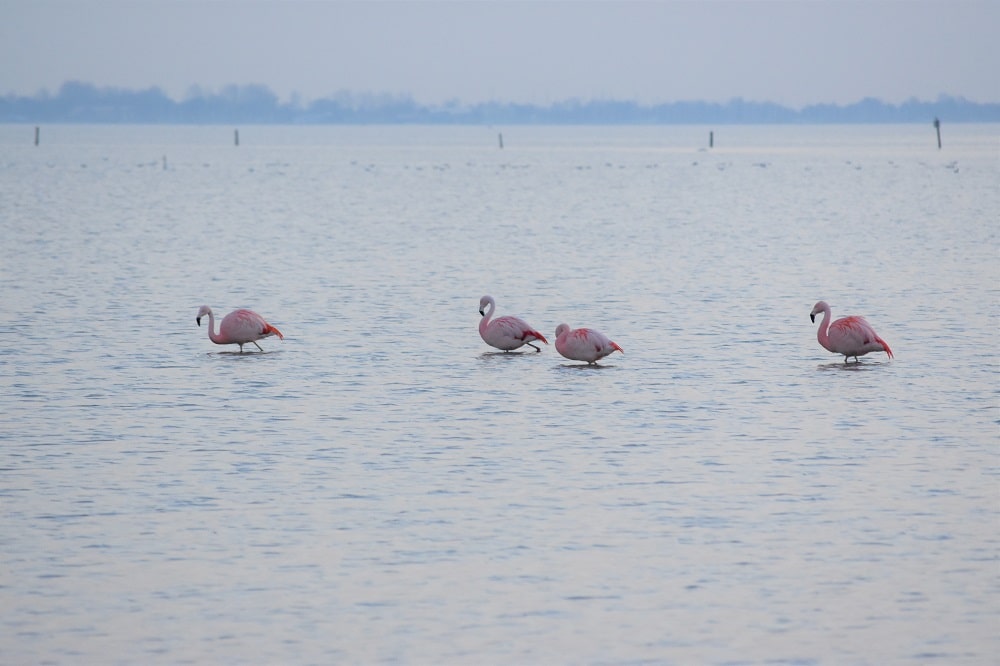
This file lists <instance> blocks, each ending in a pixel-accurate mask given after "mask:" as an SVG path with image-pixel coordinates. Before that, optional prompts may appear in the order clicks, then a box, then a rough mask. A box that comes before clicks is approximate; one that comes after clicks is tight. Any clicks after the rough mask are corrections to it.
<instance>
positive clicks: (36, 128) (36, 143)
mask: <svg viewBox="0 0 1000 666" xmlns="http://www.w3.org/2000/svg"><path fill="white" fill-rule="evenodd" d="M40 131H41V130H40V129H39V127H38V125H35V145H36V146H37V145H38V134H39V132H40Z"/></svg>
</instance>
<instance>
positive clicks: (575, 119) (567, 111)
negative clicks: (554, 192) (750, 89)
mask: <svg viewBox="0 0 1000 666" xmlns="http://www.w3.org/2000/svg"><path fill="white" fill-rule="evenodd" d="M934 118H941V119H942V120H945V121H947V122H1000V103H979V102H971V101H968V100H966V99H963V98H961V97H949V96H946V95H942V96H940V97H938V99H937V100H935V101H933V102H922V101H919V100H916V99H913V100H910V101H907V102H904V103H902V104H898V105H895V104H886V103H884V102H881V101H879V100H877V99H873V98H866V99H863V100H861V101H859V102H856V103H854V104H848V105H845V106H839V105H836V104H815V105H812V106H807V107H805V108H803V109H799V110H796V109H791V108H788V107H784V106H780V105H778V104H772V103H769V102H749V101H745V100H742V99H733V100H730V101H728V102H725V103H723V104H718V103H712V102H673V103H669V104H655V105H649V106H646V105H641V104H637V103H635V102H623V101H601V100H593V101H579V100H567V101H564V102H558V103H555V104H551V105H549V106H535V105H530V104H512V103H505V102H487V103H482V104H472V105H464V104H461V103H459V102H457V101H455V102H449V103H446V104H443V105H439V106H426V105H422V104H418V103H417V102H415V101H414V100H413V99H412V98H410V97H408V96H395V95H374V94H355V93H346V92H342V93H337V94H335V95H334V96H332V97H330V98H327V99H319V100H315V101H311V102H309V103H302V102H299V101H298V100H297V99H293V100H292V101H289V102H284V103H283V102H281V101H280V100H279V99H278V97H277V95H275V94H274V93H273V92H272V91H271V90H270V89H268V88H267V87H266V86H261V85H248V86H235V85H233V86H227V87H226V88H223V89H222V90H221V91H220V92H202V91H200V90H195V91H193V92H192V93H190V94H189V95H188V97H187V98H186V99H184V100H183V101H180V102H178V101H175V100H173V99H171V98H170V97H168V96H167V95H166V94H165V93H164V92H163V91H162V90H160V89H159V88H149V89H147V90H138V91H135V90H125V89H121V88H99V87H97V86H94V85H91V84H88V83H80V82H69V83H66V84H64V85H63V86H62V87H61V88H60V89H59V91H58V92H57V93H56V94H55V95H51V94H49V93H48V92H41V93H39V94H37V95H35V96H33V97H20V96H15V95H7V96H4V97H0V122H4V123H41V122H52V123H151V124H160V123H163V124H216V123H220V124H221V123H227V124H228V123H251V124H428V125H435V124H438V125H439V124H470V125H471V124H507V125H514V124H539V125H657V124H782V123H801V124H805V123H925V122H931V121H932V120H933V119H934Z"/></svg>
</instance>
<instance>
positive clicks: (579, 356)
mask: <svg viewBox="0 0 1000 666" xmlns="http://www.w3.org/2000/svg"><path fill="white" fill-rule="evenodd" d="M556 351H557V352H559V353H560V354H562V355H563V356H565V357H566V358H568V359H570V360H572V361H586V362H587V363H590V364H595V363H597V361H599V360H600V359H602V358H604V357H605V356H607V355H608V354H612V353H614V352H616V351H620V352H621V353H622V354H624V353H625V350H624V349H622V348H621V347H619V346H618V343H617V342H614V341H612V340H610V339H609V338H608V336H606V335H604V334H603V333H601V332H600V331H595V330H594V329H592V328H577V329H574V330H570V327H569V325H568V324H559V325H558V326H556Z"/></svg>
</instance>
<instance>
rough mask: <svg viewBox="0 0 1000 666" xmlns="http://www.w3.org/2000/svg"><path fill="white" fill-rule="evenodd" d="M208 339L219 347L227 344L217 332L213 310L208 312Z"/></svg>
mask: <svg viewBox="0 0 1000 666" xmlns="http://www.w3.org/2000/svg"><path fill="white" fill-rule="evenodd" d="M208 339H209V340H211V341H212V342H214V343H215V344H217V345H224V344H226V341H225V340H223V339H222V336H221V335H219V334H218V333H216V332H215V315H214V314H213V313H212V311H211V310H209V311H208Z"/></svg>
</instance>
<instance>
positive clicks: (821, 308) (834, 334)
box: [809, 301, 892, 363]
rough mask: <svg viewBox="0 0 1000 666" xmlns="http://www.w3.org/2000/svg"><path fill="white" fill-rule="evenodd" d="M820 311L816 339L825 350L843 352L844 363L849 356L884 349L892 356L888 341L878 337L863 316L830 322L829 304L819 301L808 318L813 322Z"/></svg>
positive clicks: (855, 356)
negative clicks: (821, 318)
mask: <svg viewBox="0 0 1000 666" xmlns="http://www.w3.org/2000/svg"><path fill="white" fill-rule="evenodd" d="M820 312H822V313H823V321H822V322H820V325H819V331H817V332H816V339H817V340H818V341H819V343H820V344H821V345H822V346H823V348H824V349H826V350H827V351H831V352H833V353H834V354H843V355H844V363H847V359H848V358H850V357H851V356H853V357H854V360H855V361H857V360H858V357H859V356H864V355H865V354H867V353H868V352H880V351H884V352H885V353H886V354H888V355H889V358H892V350H891V349H889V343H887V342H886V341H885V340H883V339H882V338H880V337H878V333H876V332H875V329H874V328H872V327H871V324H869V323H868V322H867V321H865V318H864V317H841V318H840V319H838V320H837V321H835V322H833V323H832V324H831V323H830V317H831V313H830V306H829V305H827V304H826V301H820V302H818V303H817V304H816V305H814V306H813V309H812V312H810V313H809V319H811V320H812V321H813V323H815V322H816V315H817V314H819V313H820Z"/></svg>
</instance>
